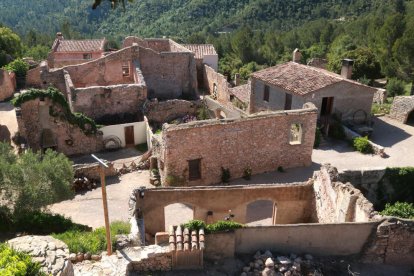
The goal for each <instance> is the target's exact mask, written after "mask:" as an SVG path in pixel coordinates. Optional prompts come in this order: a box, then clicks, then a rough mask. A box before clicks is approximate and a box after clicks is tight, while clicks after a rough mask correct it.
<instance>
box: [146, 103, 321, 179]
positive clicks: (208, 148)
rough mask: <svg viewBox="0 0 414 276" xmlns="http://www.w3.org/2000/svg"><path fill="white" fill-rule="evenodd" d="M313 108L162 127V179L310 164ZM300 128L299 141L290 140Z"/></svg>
mask: <svg viewBox="0 0 414 276" xmlns="http://www.w3.org/2000/svg"><path fill="white" fill-rule="evenodd" d="M316 117H317V110H316V109H314V108H312V107H309V108H305V109H301V110H292V111H288V112H284V111H282V112H272V113H264V114H257V115H251V116H249V117H247V118H242V119H234V120H230V119H227V120H209V121H196V122H190V123H187V124H180V125H164V126H163V131H162V143H161V147H160V148H158V149H155V150H154V154H155V155H158V157H159V168H160V174H161V181H162V183H163V184H164V185H171V184H169V183H168V180H167V179H168V178H175V179H180V180H181V181H180V184H181V185H184V186H197V185H211V184H215V183H220V182H221V176H222V169H221V168H225V169H229V171H230V174H231V178H239V177H242V176H243V173H244V171H245V170H246V169H247V168H250V169H251V170H252V174H253V175H255V174H259V173H264V172H268V171H275V170H276V169H277V168H278V167H283V168H293V167H301V166H309V165H311V163H312V159H311V156H312V150H313V143H314V139H315V128H316ZM293 124H298V125H300V126H301V132H300V135H299V136H300V140H301V142H299V143H291V141H290V139H291V126H292V125H293ZM197 159H200V174H201V177H200V178H199V179H196V180H189V163H188V161H189V160H197Z"/></svg>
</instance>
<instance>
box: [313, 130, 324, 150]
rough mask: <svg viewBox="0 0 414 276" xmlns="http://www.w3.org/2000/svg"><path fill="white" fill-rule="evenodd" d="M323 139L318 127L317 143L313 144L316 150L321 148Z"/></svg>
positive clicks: (316, 133)
mask: <svg viewBox="0 0 414 276" xmlns="http://www.w3.org/2000/svg"><path fill="white" fill-rule="evenodd" d="M321 137H322V133H321V130H320V129H319V127H317V128H316V130H315V142H314V143H313V148H314V149H317V148H319V145H320V144H321Z"/></svg>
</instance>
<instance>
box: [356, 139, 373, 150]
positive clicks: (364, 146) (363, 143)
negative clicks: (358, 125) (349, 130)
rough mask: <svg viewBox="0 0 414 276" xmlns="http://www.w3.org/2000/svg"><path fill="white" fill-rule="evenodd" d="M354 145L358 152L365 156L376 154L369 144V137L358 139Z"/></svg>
mask: <svg viewBox="0 0 414 276" xmlns="http://www.w3.org/2000/svg"><path fill="white" fill-rule="evenodd" d="M352 145H353V147H354V149H355V150H356V151H359V152H361V153H363V154H370V153H374V149H373V148H372V145H371V144H370V143H369V140H368V137H356V138H355V139H354V140H353V141H352Z"/></svg>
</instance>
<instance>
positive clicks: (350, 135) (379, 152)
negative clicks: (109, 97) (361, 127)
mask: <svg viewBox="0 0 414 276" xmlns="http://www.w3.org/2000/svg"><path fill="white" fill-rule="evenodd" d="M343 128H344V132H345V137H346V138H347V139H348V140H351V141H352V140H353V139H355V138H357V137H361V135H359V134H358V133H356V132H355V131H353V130H351V129H349V128H347V127H346V126H343ZM368 142H369V144H370V145H371V146H372V149H373V150H374V153H375V154H377V155H379V156H381V157H385V148H384V147H383V146H380V145H377V144H375V143H374V142H372V141H370V140H368Z"/></svg>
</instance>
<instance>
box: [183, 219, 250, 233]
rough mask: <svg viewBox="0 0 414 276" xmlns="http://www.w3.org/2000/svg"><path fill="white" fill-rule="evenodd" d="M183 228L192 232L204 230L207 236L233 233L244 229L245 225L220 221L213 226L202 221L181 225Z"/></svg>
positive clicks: (192, 221) (191, 221)
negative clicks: (226, 232)
mask: <svg viewBox="0 0 414 276" xmlns="http://www.w3.org/2000/svg"><path fill="white" fill-rule="evenodd" d="M181 226H182V227H183V228H188V229H189V230H190V231H193V230H197V231H198V230H200V229H204V230H205V231H206V234H212V233H217V232H224V231H231V230H234V229H238V228H242V227H243V225H242V224H240V223H237V222H234V221H225V220H220V221H217V222H215V223H212V224H208V225H206V224H205V222H204V221H202V220H190V221H189V222H187V223H184V224H183V225H181Z"/></svg>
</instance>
